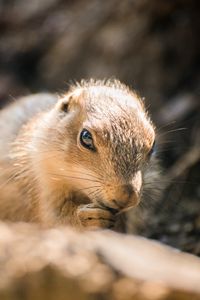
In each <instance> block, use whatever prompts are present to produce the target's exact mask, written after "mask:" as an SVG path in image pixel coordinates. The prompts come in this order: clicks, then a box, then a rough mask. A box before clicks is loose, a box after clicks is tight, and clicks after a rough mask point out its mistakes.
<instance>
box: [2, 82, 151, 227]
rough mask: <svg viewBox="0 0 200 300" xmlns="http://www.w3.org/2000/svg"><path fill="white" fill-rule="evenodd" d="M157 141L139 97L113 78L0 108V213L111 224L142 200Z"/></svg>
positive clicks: (51, 222) (16, 218) (91, 224)
mask: <svg viewBox="0 0 200 300" xmlns="http://www.w3.org/2000/svg"><path fill="white" fill-rule="evenodd" d="M154 143H155V129H154V126H153V124H152V122H151V120H150V118H149V116H148V114H147V112H146V111H145V108H144V105H143V102H142V100H140V98H139V97H138V96H137V95H136V93H135V92H134V91H132V90H131V89H129V88H128V87H127V86H125V85H124V84H122V83H120V82H119V81H117V80H114V81H95V80H90V81H82V82H81V83H80V84H77V85H75V86H72V87H71V88H70V90H69V91H68V92H67V93H66V94H65V95H63V96H62V97H60V98H59V97H57V96H55V95H51V94H36V95H32V96H27V97H24V98H22V99H20V100H18V101H16V102H15V103H13V104H11V105H9V106H7V107H6V108H4V109H3V110H2V111H1V112H0V218H1V219H4V220H11V221H28V222H37V223H40V224H42V225H44V226H47V227H49V226H54V225H60V224H70V225H72V226H74V227H78V228H84V227H87V228H91V229H93V228H112V227H114V226H115V222H116V219H117V217H118V215H119V214H120V213H121V212H123V211H126V210H127V209H129V208H131V207H134V206H137V205H138V203H139V202H140V199H141V195H142V191H143V188H144V174H145V173H146V170H147V169H148V167H149V164H150V160H151V154H152V152H153V149H154Z"/></svg>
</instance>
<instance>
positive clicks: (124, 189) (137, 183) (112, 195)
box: [104, 172, 142, 211]
mask: <svg viewBox="0 0 200 300" xmlns="http://www.w3.org/2000/svg"><path fill="white" fill-rule="evenodd" d="M141 186H142V176H141V172H137V173H136V174H135V176H134V178H133V179H132V181H131V182H130V183H127V184H118V185H110V186H109V187H108V188H107V193H106V197H105V200H106V203H104V204H105V205H106V206H108V207H110V208H113V209H116V210H118V211H122V210H126V209H128V208H130V207H134V206H136V205H138V203H139V202H140V194H141V193H140V191H141Z"/></svg>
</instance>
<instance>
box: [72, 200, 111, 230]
mask: <svg viewBox="0 0 200 300" xmlns="http://www.w3.org/2000/svg"><path fill="white" fill-rule="evenodd" d="M77 216H78V219H79V221H80V223H81V225H82V227H86V228H88V229H106V228H113V227H114V225H115V216H114V215H113V214H112V213H111V212H110V211H108V210H106V209H104V208H101V207H99V206H97V205H94V204H87V205H80V206H79V207H78V209H77Z"/></svg>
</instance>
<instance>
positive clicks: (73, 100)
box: [57, 89, 84, 113]
mask: <svg viewBox="0 0 200 300" xmlns="http://www.w3.org/2000/svg"><path fill="white" fill-rule="evenodd" d="M82 96H83V92H82V91H81V90H80V89H77V90H75V91H73V92H71V93H68V94H66V95H64V96H63V97H61V98H60V100H59V101H58V104H57V107H58V109H59V110H60V111H61V112H64V113H67V112H69V111H70V109H71V108H73V107H79V108H80V107H82V106H83V105H84V103H83V101H82Z"/></svg>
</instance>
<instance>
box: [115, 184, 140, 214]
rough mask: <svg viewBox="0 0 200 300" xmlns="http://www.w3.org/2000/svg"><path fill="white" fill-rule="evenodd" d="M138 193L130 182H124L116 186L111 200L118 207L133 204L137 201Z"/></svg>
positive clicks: (126, 206)
mask: <svg viewBox="0 0 200 300" xmlns="http://www.w3.org/2000/svg"><path fill="white" fill-rule="evenodd" d="M138 198H139V196H138V193H137V192H136V191H135V190H134V187H133V186H132V185H131V184H124V185H121V186H119V187H118V188H117V190H116V192H115V195H114V198H113V199H112V202H113V203H114V205H115V206H116V208H118V209H124V208H128V207H130V206H135V205H136V204H137V203H138Z"/></svg>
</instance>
